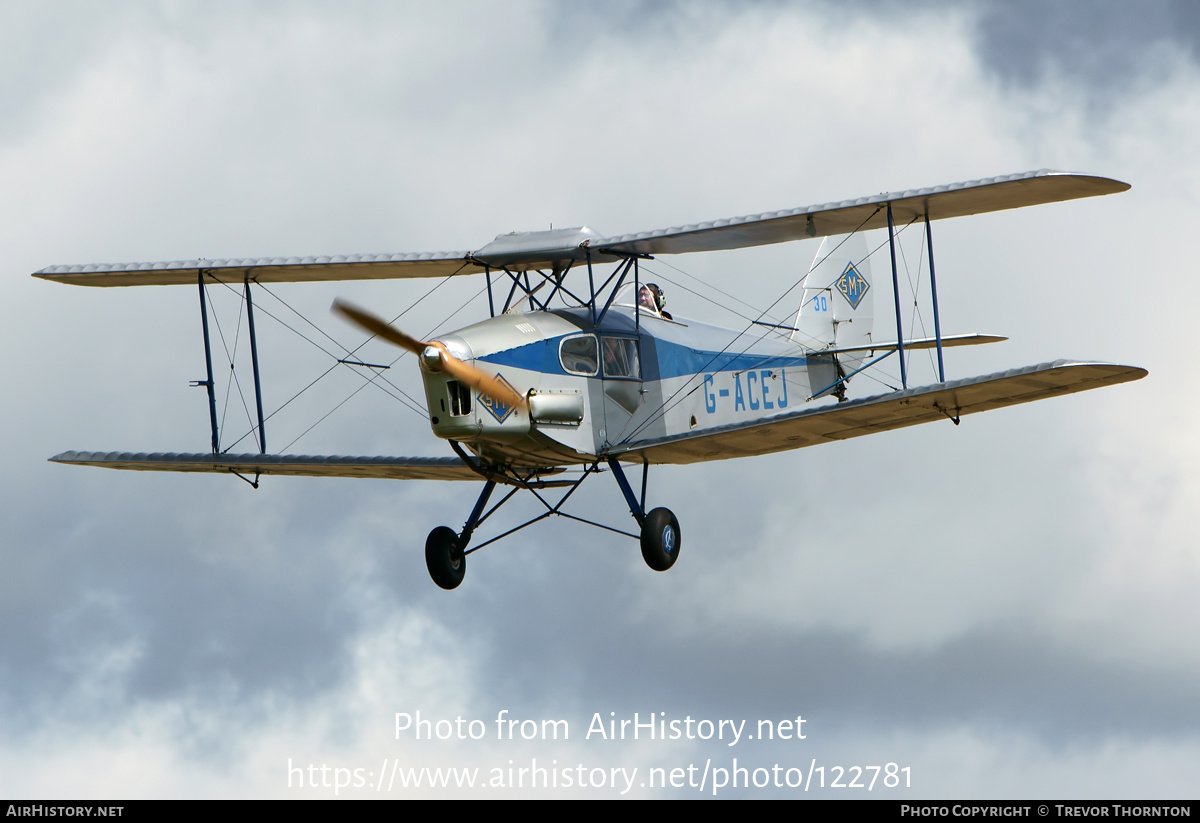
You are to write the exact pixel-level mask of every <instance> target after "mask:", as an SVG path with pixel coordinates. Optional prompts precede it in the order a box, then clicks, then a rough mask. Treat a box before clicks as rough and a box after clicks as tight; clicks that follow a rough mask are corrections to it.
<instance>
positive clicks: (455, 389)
mask: <svg viewBox="0 0 1200 823" xmlns="http://www.w3.org/2000/svg"><path fill="white" fill-rule="evenodd" d="M446 389H447V390H448V391H449V392H450V416H451V417H462V416H464V415H468V414H470V413H471V387H470V386H467V385H464V384H462V383H459V382H458V381H457V380H447V381H446Z"/></svg>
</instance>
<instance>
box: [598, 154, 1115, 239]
mask: <svg viewBox="0 0 1200 823" xmlns="http://www.w3.org/2000/svg"><path fill="white" fill-rule="evenodd" d="M1127 189H1129V184H1128V183H1122V182H1121V181H1119V180H1111V179H1109V178H1107V177H1097V176H1095V175H1091V174H1077V173H1074V172H1062V171H1051V170H1050V169H1041V170H1039V171H1028V172H1025V173H1023V174H1008V175H1001V176H1000V177H985V178H982V179H980V180H968V181H967V182H965V183H951V184H950V185H948V186H930V187H929V188H924V189H910V190H908V191H894V192H887V193H885V194H877V195H874V196H872V197H860V198H858V199H856V200H843V201H841V202H840V203H823V204H821V205H817V206H804V207H802V208H798V209H788V210H785V211H774V212H765V213H763V214H751V215H747V216H745V217H734V218H730V219H728V220H713V221H711V222H707V223H696V224H694V225H691V226H677V227H675V228H670V229H659V230H657V231H647V232H641V233H638V234H623V235H620V236H617V237H609V238H607V239H606V240H605V241H604V243H603V244H602V247H603V248H605V249H612V250H613V251H620V252H624V253H626V254H632V253H637V254H681V253H684V252H697V251H716V250H718V249H740V248H745V247H747V246H764V245H768V244H771V243H783V242H786V241H788V240H803V239H804V238H806V237H828V236H830V235H837V234H850V233H851V232H853V231H866V230H869V229H879V228H885V227H886V226H887V208H886V206H887V204H888V203H891V204H892V217H893V219H894V221H895V222H896V223H897V224H898V225H903V224H904V223H907V222H909V221H910V220H912V219H914V218H917V217H921V216H923V215H925V214H928V215H929V219H930V220H941V219H943V218H946V217H962V216H964V215H968V214H983V213H985V212H990V211H1002V210H1004V209H1019V208H1021V207H1023V206H1036V205H1040V204H1042V203H1055V202H1058V201H1060V200H1075V199H1077V198H1080V197H1095V196H1097V195H1101V194H1115V193H1116V192H1120V191H1126V190H1127Z"/></svg>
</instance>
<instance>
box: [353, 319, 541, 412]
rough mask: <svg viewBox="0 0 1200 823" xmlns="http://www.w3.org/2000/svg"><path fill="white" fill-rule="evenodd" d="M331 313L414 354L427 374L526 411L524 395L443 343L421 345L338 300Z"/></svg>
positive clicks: (435, 342)
mask: <svg viewBox="0 0 1200 823" xmlns="http://www.w3.org/2000/svg"><path fill="white" fill-rule="evenodd" d="M333 310H334V311H335V312H337V313H338V314H340V315H342V316H343V317H345V318H346V319H347V320H349V321H350V322H352V323H354V324H355V325H357V326H358V327H359V328H361V329H363V330H365V331H369V332H370V333H371V334H373V335H375V336H377V337H382V338H383V339H384V340H386V341H388V342H389V343H392V344H393V345H396V346H399V347H400V348H402V349H404V350H406V351H410V352H412V353H413V354H415V355H417V357H419V358H421V362H422V363H424V364H425V367H426V368H427V369H429V370H430V371H444V372H446V373H447V374H449V375H450V376H451V377H453V378H454V379H456V380H459V381H461V382H463V383H466V384H467V385H468V386H470V387H471V388H472V389H474V390H475V391H477V392H479V393H480V394H482V395H484V396H485V397H490V398H492V399H493V400H495V401H497V402H499V403H503V404H505V405H506V406H516V407H518V408H520V409H524V410H525V411H529V400H528V399H526V397H525V396H524V395H522V394H518V393H517V392H516V390H515V389H513V388H512V386H510V385H508V384H507V383H505V382H504V381H503V380H500V379H499V378H498V377H493V376H491V375H489V374H487V373H486V372H484V371H482V370H480V369H478V368H476V367H475V366H472V365H471V364H470V363H465V362H463V361H462V360H459V359H458V358H457V357H455V356H454V355H452V354H451V353H450V351H449V349H447V348H446V346H445V345H444V344H443V343H439V342H438V341H436V340H434V341H431V342H429V343H422V342H421V341H420V340H418V339H416V338H415V337H409V336H408V335H407V334H405V333H404V332H402V331H400V330H399V329H397V328H396V327H395V326H392V325H391V324H389V323H387V322H386V321H384V320H382V319H381V318H378V317H376V316H375V315H373V314H371V313H369V312H365V311H363V310H362V309H360V308H357V307H356V306H352V305H350V304H349V303H345V302H343V301H341V300H335V301H333Z"/></svg>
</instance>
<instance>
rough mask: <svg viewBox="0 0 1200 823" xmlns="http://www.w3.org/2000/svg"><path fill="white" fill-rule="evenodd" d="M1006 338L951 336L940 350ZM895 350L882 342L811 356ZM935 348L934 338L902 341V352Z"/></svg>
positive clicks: (890, 342) (888, 342)
mask: <svg viewBox="0 0 1200 823" xmlns="http://www.w3.org/2000/svg"><path fill="white" fill-rule="evenodd" d="M1007 339H1008V338H1007V337H1001V336H1000V335H998V334H952V335H950V336H948V337H943V338H942V348H943V349H950V348H953V347H955V346H982V345H984V344H986V343H1003V342H1004V341H1005V340H1007ZM894 348H896V341H895V340H884V341H883V342H881V343H871V344H870V345H867V346H840V347H838V348H836V349H816V350H814V351H812V352H811V354H842V353H844V352H852V351H888V350H889V349H894ZM934 348H937V338H936V337H918V338H916V339H914V340H905V341H904V350H905V351H908V350H909V349H914V350H915V349H934Z"/></svg>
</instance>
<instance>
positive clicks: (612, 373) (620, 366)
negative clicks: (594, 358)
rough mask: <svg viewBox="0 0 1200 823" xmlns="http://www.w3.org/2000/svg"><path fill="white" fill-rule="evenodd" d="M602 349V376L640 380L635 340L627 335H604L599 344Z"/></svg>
mask: <svg viewBox="0 0 1200 823" xmlns="http://www.w3.org/2000/svg"><path fill="white" fill-rule="evenodd" d="M600 346H601V348H602V349H603V350H604V376H605V377H625V378H629V379H633V380H640V379H641V377H642V368H641V363H639V362H638V345H637V340H634V339H633V338H629V337H606V338H604V340H603V341H601V344H600Z"/></svg>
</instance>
